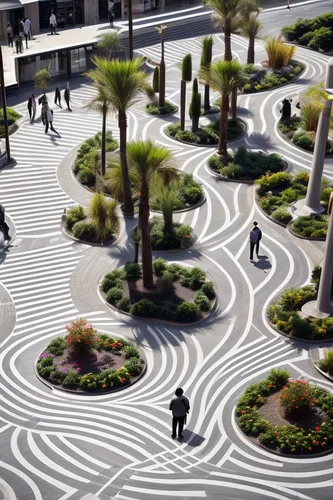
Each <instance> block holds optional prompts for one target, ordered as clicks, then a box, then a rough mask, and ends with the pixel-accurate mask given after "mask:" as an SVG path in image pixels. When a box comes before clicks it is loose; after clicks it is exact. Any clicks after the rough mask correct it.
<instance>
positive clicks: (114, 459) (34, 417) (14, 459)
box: [0, 35, 333, 500]
mask: <svg viewBox="0 0 333 500" xmlns="http://www.w3.org/2000/svg"><path fill="white" fill-rule="evenodd" d="M214 41H215V45H214V52H213V56H214V58H217V57H220V56H221V54H222V53H223V39H222V36H220V35H215V36H214ZM198 47H199V40H198V39H188V40H185V41H182V44H181V49H177V47H176V45H175V44H174V42H170V43H169V42H167V43H166V62H167V94H168V99H169V100H171V101H173V102H175V103H178V101H179V79H180V70H179V66H178V63H179V61H180V60H181V57H182V55H183V54H184V53H187V52H192V53H193V54H194V72H195V71H197V69H198V64H199V49H198ZM233 50H234V53H235V55H237V56H238V57H239V58H240V59H241V60H242V61H244V58H245V54H246V42H245V41H244V40H243V39H242V38H241V37H239V36H234V37H233ZM140 53H141V54H143V55H147V56H148V57H149V58H151V59H153V60H154V59H156V60H158V58H159V47H158V46H156V47H150V48H149V49H146V50H141V51H140ZM256 54H257V55H256V57H257V61H258V62H260V61H262V60H263V59H264V52H263V48H262V44H261V42H258V46H257V53H256ZM296 59H298V60H300V61H302V62H303V63H304V64H305V65H306V70H305V72H304V73H303V75H302V76H301V78H300V79H299V80H297V81H295V82H294V83H292V84H290V85H287V86H284V87H281V88H279V89H276V90H274V91H272V92H264V93H259V94H256V95H243V96H240V97H239V103H238V104H239V115H240V116H241V117H242V118H243V119H244V120H245V121H246V123H247V133H246V136H245V138H244V139H242V140H241V141H239V142H236V143H233V144H232V145H231V146H232V148H233V149H234V148H237V147H238V146H239V145H240V144H241V143H244V142H245V143H246V144H247V145H248V146H249V147H250V148H253V149H262V150H264V151H265V152H273V151H275V152H278V153H280V154H281V155H283V157H284V158H285V159H286V160H287V161H288V163H289V165H290V169H292V170H295V171H296V170H300V169H305V170H306V171H309V170H310V168H311V155H310V154H309V153H305V152H304V153H303V152H301V151H300V150H299V149H298V148H296V147H294V146H293V145H291V144H289V143H287V142H286V141H285V140H284V139H283V138H281V137H280V136H278V135H277V132H276V123H277V120H278V118H279V104H280V102H281V100H282V99H283V98H284V97H286V96H292V95H295V94H296V93H297V92H298V91H299V90H300V89H302V88H303V87H304V86H306V85H308V84H309V83H313V82H319V81H322V80H323V75H324V71H325V64H326V61H327V59H328V58H327V57H325V56H323V55H320V54H317V53H312V52H309V51H307V50H305V49H302V48H298V49H297V55H296ZM188 87H190V86H188ZM188 91H189V92H190V89H188ZM94 92H95V91H94V89H93V88H92V87H91V86H90V85H89V84H88V83H86V82H82V84H79V85H77V86H76V88H74V89H73V91H72V98H73V113H68V112H67V111H66V110H60V109H59V108H56V109H55V110H54V126H55V128H56V129H57V130H58V132H59V133H60V136H61V137H60V138H59V137H57V136H55V135H53V134H52V133H50V134H47V135H45V134H44V130H43V127H42V125H41V124H40V123H35V124H34V125H31V124H30V123H29V120H28V119H27V118H26V119H25V121H24V123H23V124H22V126H21V127H20V129H19V130H18V132H17V133H16V134H15V135H14V136H12V137H11V145H12V154H13V156H14V157H15V159H16V160H17V164H16V165H15V167H14V168H7V169H4V170H3V171H2V172H1V173H0V199H1V200H2V203H3V204H4V205H5V207H6V209H7V212H8V214H9V215H10V217H11V218H12V220H13V223H14V224H15V229H16V237H15V240H14V241H13V247H12V248H10V250H9V252H7V253H6V254H3V261H2V264H1V265H0V282H1V283H2V284H3V289H0V299H1V300H2V301H3V300H4V301H5V302H6V303H7V304H8V308H9V309H10V312H9V313H8V316H9V317H10V318H11V322H8V324H2V325H1V326H2V328H1V337H0V348H1V354H0V373H1V381H0V401H1V406H0V449H1V457H0V471H1V472H0V498H1V492H2V496H3V498H10V499H15V498H17V499H19V500H23V499H25V500H30V499H37V500H42V499H43V500H45V499H47V500H60V499H61V500H65V499H70V500H78V499H83V498H85V499H96V498H99V499H100V500H106V499H110V498H116V499H120V500H121V499H123V500H126V499H127V500H129V499H132V500H133V499H137V500H143V499H144V500H147V499H152V500H155V499H156V498H160V499H163V500H169V499H171V498H184V499H193V498H209V499H214V500H217V499H221V498H223V499H235V500H236V499H240V498H242V499H243V500H255V499H256V500H257V499H258V498H260V500H268V499H278V500H286V499H288V500H289V499H290V500H293V499H295V500H296V499H315V500H326V499H327V500H329V499H331V497H332V465H333V462H332V456H331V455H327V456H323V457H317V458H311V459H304V458H303V459H301V458H297V457H294V458H284V457H278V456H276V455H274V454H271V453H269V452H268V451H266V450H263V449H261V448H258V447H257V446H255V445H254V444H253V443H251V442H250V441H248V440H247V439H246V438H245V437H244V436H243V435H242V434H241V433H240V432H239V430H238V428H237V426H236V424H235V419H234V407H235V403H236V401H237V399H238V398H239V396H240V394H241V393H242V391H243V390H244V389H245V387H246V386H247V385H248V384H249V383H251V382H252V381H255V380H259V379H261V378H264V376H265V374H266V373H267V372H268V370H269V369H270V368H272V367H285V368H288V370H289V371H290V372H291V373H292V375H293V376H295V377H306V378H308V379H310V380H312V381H315V382H318V383H320V384H321V385H323V386H325V387H330V383H329V382H328V381H326V380H325V379H322V378H320V375H319V374H318V373H317V372H316V371H315V370H314V368H313V365H312V363H311V360H310V358H309V347H308V345H307V344H306V343H302V342H297V343H293V342H291V341H290V340H289V339H286V338H285V337H282V336H280V335H279V334H278V333H277V332H276V331H275V330H273V329H272V328H271V327H270V326H269V324H268V323H267V320H266V317H265V310H266V307H267V305H268V304H269V303H270V301H271V300H272V299H273V298H274V296H275V295H276V294H277V293H278V292H279V291H281V290H282V289H283V288H286V287H290V286H299V285H302V284H304V283H308V282H309V278H310V274H311V269H312V267H313V265H314V264H317V263H318V262H320V259H321V257H322V252H323V243H322V242H311V243H310V242H307V241H304V240H299V239H296V238H295V237H293V236H292V235H291V234H289V233H288V232H287V231H286V230H285V229H284V228H283V227H281V226H278V225H276V224H274V223H273V222H271V221H269V220H268V219H267V218H265V217H264V215H263V214H262V212H261V211H260V210H259V209H258V207H257V205H256V203H255V201H254V187H253V186H252V185H248V184H241V183H225V182H221V181H219V180H218V179H217V178H216V177H215V176H214V175H213V174H212V173H211V172H210V171H209V170H208V168H207V165H206V164H207V160H208V158H209V156H210V155H212V154H213V152H214V149H212V148H205V147H196V146H187V145H185V144H180V143H178V142H175V141H174V140H172V139H170V138H168V137H167V136H166V135H165V134H164V132H163V128H164V127H165V126H166V124H168V123H169V120H170V119H171V120H172V119H173V118H170V117H169V118H168V119H166V120H164V119H161V118H158V117H152V116H149V115H146V114H145V112H144V103H143V102H139V103H137V104H136V105H135V106H134V107H133V108H132V109H131V110H130V111H129V114H128V116H129V123H128V125H129V129H128V138H129V139H130V140H136V139H147V138H151V139H153V140H154V141H155V142H156V143H158V144H163V145H166V146H167V147H168V148H170V150H171V151H172V152H173V153H174V157H175V162H176V164H177V166H178V167H179V168H180V169H182V170H183V171H184V172H191V173H193V175H194V177H195V179H196V180H198V181H199V182H201V183H202V185H203V187H204V190H205V196H206V202H205V203H204V204H203V205H202V206H201V207H199V208H196V209H195V210H192V211H188V212H184V213H183V214H179V215H177V218H178V220H180V221H181V222H184V223H187V224H191V226H192V227H193V230H194V233H195V234H196V237H197V240H196V244H195V245H194V246H193V247H192V248H191V249H189V250H188V251H184V252H182V253H174V252H172V253H169V254H168V253H165V254H162V256H163V257H165V258H166V259H167V260H168V261H176V262H180V261H182V262H184V263H185V264H189V265H199V266H201V267H203V268H204V269H205V270H207V271H208V273H209V274H210V275H211V276H213V277H214V280H215V283H216V287H217V290H218V305H217V307H216V308H215V309H214V311H213V312H212V314H211V315H210V316H209V317H208V318H207V319H206V320H204V321H203V322H201V323H199V324H198V325H195V326H192V327H188V326H184V327H181V328H178V327H175V326H167V325H165V324H159V323H158V322H146V321H144V320H142V321H140V320H136V321H134V320H132V319H129V318H128V317H127V316H126V317H125V316H122V315H121V314H119V313H117V312H114V311H112V310H110V308H108V307H107V306H106V305H105V304H104V303H103V302H102V300H101V299H100V298H99V296H98V294H97V287H98V282H99V280H100V279H101V277H102V276H103V275H104V274H105V273H106V272H108V271H109V270H112V269H114V268H116V267H117V266H119V265H122V264H124V263H125V262H126V261H128V260H130V259H132V258H133V257H132V256H133V252H134V249H133V248H132V242H131V237H130V230H131V228H132V227H134V225H135V224H136V220H135V219H134V220H133V221H129V222H128V221H126V226H125V222H124V221H122V227H121V234H120V237H119V239H118V241H117V243H116V244H114V245H112V246H110V247H105V248H98V247H90V246H89V245H84V244H81V243H76V242H73V241H72V240H69V239H68V238H67V237H65V236H64V235H63V233H62V232H61V228H60V220H61V215H62V213H63V210H64V208H67V207H70V206H73V205H74V204H75V203H81V204H84V205H87V203H88V200H89V197H90V193H89V192H88V191H87V190H85V189H83V188H82V187H80V186H79V185H78V184H77V183H76V181H75V179H74V178H73V176H72V175H71V163H72V161H73V158H74V155H75V149H74V148H76V147H77V146H78V145H79V144H80V143H81V142H82V141H83V140H84V139H85V138H87V137H90V136H92V135H94V134H95V133H96V132H97V131H98V130H99V129H100V125H101V118H100V117H99V116H98V115H97V114H96V113H94V112H93V111H91V110H88V109H87V108H86V104H87V103H88V102H89V100H90V99H91V98H92V97H93V96H94ZM215 98H217V95H213V96H212V100H214V99H215ZM51 102H53V99H51ZM9 104H10V103H9ZM25 106H26V103H25V102H24V103H23V102H22V104H18V105H17V106H16V108H17V109H18V110H19V111H22V112H24V110H25ZM108 128H109V129H111V130H112V131H113V132H114V135H115V137H116V138H118V129H117V121H116V119H115V117H112V116H110V117H109V118H108ZM325 175H326V176H327V178H329V179H331V180H332V179H333V162H332V160H327V161H326V162H325ZM254 219H257V220H258V221H259V224H260V227H261V229H262V231H263V240H262V254H263V255H266V256H267V259H266V260H265V261H258V262H257V261H256V262H255V263H251V262H250V261H249V259H248V234H249V231H250V228H251V225H252V221H253V220H254ZM158 255H159V256H160V255H161V254H160V253H159V254H158ZM77 316H84V317H86V318H87V319H88V320H89V321H90V322H91V323H92V324H93V326H94V327H95V328H97V329H98V330H100V331H101V330H102V331H105V332H109V333H112V334H115V335H121V336H125V337H128V338H132V339H134V340H135V341H136V342H137V343H138V344H139V345H140V346H141V347H142V349H144V351H145V354H146V358H147V363H148V370H147V373H146V374H145V376H144V377H143V378H142V379H141V380H140V381H139V382H138V383H136V384H135V385H133V386H131V387H129V388H128V389H126V390H124V391H121V392H118V393H115V394H112V395H98V396H92V395H91V396H84V397H82V396H78V395H72V394H64V393H61V392H59V391H57V390H53V391H50V390H49V388H48V387H46V386H44V385H43V384H42V383H41V382H40V381H39V380H37V378H36V376H35V373H34V362H35V360H36V358H37V356H38V355H39V353H40V352H41V351H42V350H43V348H44V347H45V345H46V344H47V343H48V342H49V340H50V339H51V338H52V337H54V336H56V335H61V334H64V326H65V325H66V324H67V323H68V322H69V321H71V320H73V319H74V318H76V317H77ZM0 319H1V318H0ZM2 321H4V318H3V317H2ZM177 386H182V387H183V388H184V389H185V391H186V394H187V395H188V397H189V399H190V401H191V412H190V415H189V420H188V425H187V429H186V432H185V433H184V437H185V439H184V442H183V443H178V442H175V441H172V440H171V439H170V423H171V418H170V414H169V413H170V412H169V411H168V401H169V399H170V397H171V395H172V394H173V391H174V389H175V387H177Z"/></svg>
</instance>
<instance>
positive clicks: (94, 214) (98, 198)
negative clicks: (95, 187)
mask: <svg viewBox="0 0 333 500" xmlns="http://www.w3.org/2000/svg"><path fill="white" fill-rule="evenodd" d="M89 214H90V217H91V218H92V220H93V221H94V222H95V224H96V226H97V233H98V236H99V238H100V241H101V242H102V243H103V242H104V241H105V239H107V235H108V234H110V231H112V232H115V231H117V230H118V229H119V218H118V214H117V202H116V201H115V200H109V199H107V198H106V197H105V196H103V195H102V194H101V193H95V194H94V195H93V197H92V198H91V201H90V205H89Z"/></svg>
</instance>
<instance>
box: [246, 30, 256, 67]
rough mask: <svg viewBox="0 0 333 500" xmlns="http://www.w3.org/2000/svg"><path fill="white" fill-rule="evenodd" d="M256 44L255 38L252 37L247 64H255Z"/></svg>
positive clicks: (250, 38)
mask: <svg viewBox="0 0 333 500" xmlns="http://www.w3.org/2000/svg"><path fill="white" fill-rule="evenodd" d="M254 42H255V37H254V36H250V37H249V46H248V49H247V64H254Z"/></svg>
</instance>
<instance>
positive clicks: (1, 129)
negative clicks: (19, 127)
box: [0, 108, 22, 138]
mask: <svg viewBox="0 0 333 500" xmlns="http://www.w3.org/2000/svg"><path fill="white" fill-rule="evenodd" d="M20 118H22V115H20V113H18V112H17V111H16V110H15V109H14V108H7V123H8V125H9V126H10V125H13V123H15V122H16V121H17V120H19V119H20ZM4 136H5V122H4V120H3V108H1V109H0V138H1V137H4Z"/></svg>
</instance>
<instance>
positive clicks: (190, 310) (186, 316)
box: [177, 301, 199, 322]
mask: <svg viewBox="0 0 333 500" xmlns="http://www.w3.org/2000/svg"><path fill="white" fill-rule="evenodd" d="M198 317H199V308H198V306H197V305H196V304H193V303H192V302H186V301H184V302H182V303H181V304H179V306H178V307H177V318H178V320H179V321H185V322H190V321H195V320H196V319H197V318H198Z"/></svg>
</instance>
